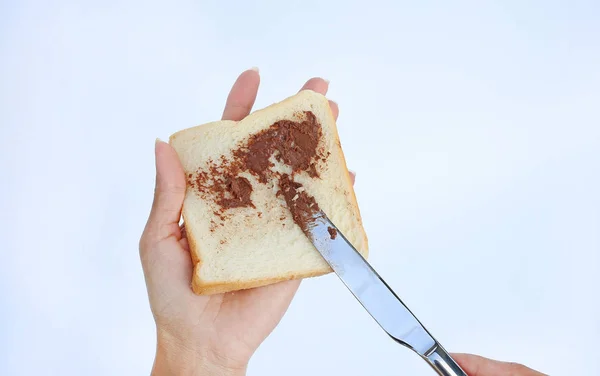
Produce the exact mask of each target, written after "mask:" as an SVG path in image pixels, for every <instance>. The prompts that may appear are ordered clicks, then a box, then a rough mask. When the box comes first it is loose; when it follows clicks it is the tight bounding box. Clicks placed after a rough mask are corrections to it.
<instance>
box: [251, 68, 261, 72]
mask: <svg viewBox="0 0 600 376" xmlns="http://www.w3.org/2000/svg"><path fill="white" fill-rule="evenodd" d="M250 70H252V71H255V72H256V73H260V71H259V69H258V67H252V68H250Z"/></svg>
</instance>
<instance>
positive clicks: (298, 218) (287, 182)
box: [278, 174, 320, 236]
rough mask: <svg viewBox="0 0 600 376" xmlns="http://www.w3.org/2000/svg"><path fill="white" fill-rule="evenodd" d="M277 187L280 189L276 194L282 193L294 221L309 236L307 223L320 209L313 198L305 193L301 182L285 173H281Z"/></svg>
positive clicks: (311, 220)
mask: <svg viewBox="0 0 600 376" xmlns="http://www.w3.org/2000/svg"><path fill="white" fill-rule="evenodd" d="M279 187H280V189H281V190H280V191H279V192H278V194H282V195H283V198H284V199H285V203H286V204H287V207H288V208H289V209H290V212H291V213H292V218H293V219H294V222H296V224H297V225H298V226H300V228H301V229H302V231H303V232H304V233H305V234H306V235H307V236H310V232H309V230H310V228H309V224H310V223H311V222H313V215H314V214H315V213H317V212H318V211H319V210H320V209H319V205H318V204H317V202H316V201H315V198H314V197H312V196H310V195H309V194H308V193H306V191H305V190H304V187H303V186H302V184H300V183H297V182H295V181H293V180H292V179H291V178H290V176H289V175H287V174H283V175H281V177H280V179H279Z"/></svg>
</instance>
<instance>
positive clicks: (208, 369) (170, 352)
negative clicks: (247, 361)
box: [152, 339, 246, 376]
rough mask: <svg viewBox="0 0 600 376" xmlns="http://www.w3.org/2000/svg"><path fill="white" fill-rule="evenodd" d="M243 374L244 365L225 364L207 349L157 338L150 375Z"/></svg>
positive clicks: (198, 375)
mask: <svg viewBox="0 0 600 376" xmlns="http://www.w3.org/2000/svg"><path fill="white" fill-rule="evenodd" d="M172 375H173V376H175V375H177V376H245V375H246V366H245V365H244V366H240V365H235V366H234V365H232V364H227V362H225V361H223V359H218V358H217V357H216V356H214V354H211V353H210V352H208V351H191V350H190V349H187V348H185V347H183V346H180V345H177V344H175V343H172V342H169V341H165V340H161V339H159V340H158V344H157V349H156V357H155V359H154V366H153V367H152V376H172Z"/></svg>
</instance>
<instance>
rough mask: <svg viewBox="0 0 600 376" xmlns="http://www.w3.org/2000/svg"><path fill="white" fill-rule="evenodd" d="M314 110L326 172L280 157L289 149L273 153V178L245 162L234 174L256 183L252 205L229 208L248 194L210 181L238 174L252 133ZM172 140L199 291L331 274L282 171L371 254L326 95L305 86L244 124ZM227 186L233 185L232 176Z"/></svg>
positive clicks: (202, 129)
mask: <svg viewBox="0 0 600 376" xmlns="http://www.w3.org/2000/svg"><path fill="white" fill-rule="evenodd" d="M310 113H312V114H314V118H316V122H317V123H318V124H320V128H321V131H320V136H319V138H318V153H319V155H318V157H315V158H314V160H313V161H316V162H315V163H314V166H313V167H311V168H314V169H316V173H317V175H318V177H316V176H315V174H314V173H311V171H309V170H310V169H305V170H302V171H295V172H294V173H293V171H292V168H291V167H290V165H288V164H285V163H284V162H285V159H284V160H283V161H282V160H281V158H280V156H278V154H281V153H278V152H275V153H274V154H273V155H272V157H271V158H270V159H269V161H270V162H271V167H270V171H271V172H270V173H269V176H267V177H266V178H262V179H261V178H260V174H258V175H257V174H256V173H254V172H253V171H252V170H251V169H250V170H249V169H247V168H246V169H245V168H244V167H242V168H241V169H240V168H236V169H235V171H234V172H233V174H234V175H235V176H237V177H243V178H245V183H244V184H248V183H249V184H250V186H251V194H250V196H249V198H250V200H251V204H248V205H245V206H243V205H242V204H240V205H239V206H238V207H233V208H223V207H222V206H223V205H222V203H223V200H225V199H228V200H230V201H231V200H235V199H239V200H242V198H239V197H237V196H236V197H233V196H231V194H230V193H225V196H223V195H221V196H219V194H217V193H215V192H213V191H212V190H211V189H208V188H207V187H209V186H211V184H216V183H214V181H216V180H219V179H220V181H221V182H223V179H226V178H223V176H219V175H223V174H228V173H229V174H231V171H229V170H227V167H226V166H228V165H231V164H232V163H235V161H236V155H237V154H236V153H239V151H240V150H247V145H248V144H249V142H251V141H250V140H252V137H255V138H256V135H257V134H261V132H262V133H264V132H266V131H269V130H270V129H273V125H274V124H275V123H277V122H280V121H282V120H290V121H294V122H296V123H300V124H301V125H300V126H304V127H306V126H307V125H308V123H306V120H307V119H308V117H309V116H311V115H310ZM303 121H304V122H303ZM318 124H317V125H316V127H319V125H318ZM289 141H290V140H289V139H288V140H287V142H289ZM291 141H292V142H293V141H294V140H293V139H292V140H291ZM282 142H283V141H282ZM170 144H171V145H172V146H173V147H174V149H175V150H176V151H177V154H178V156H179V159H180V161H181V163H182V165H183V168H184V170H185V173H186V176H187V178H188V186H187V191H186V196H185V201H184V205H183V213H182V214H183V219H184V222H185V228H186V233H187V238H188V242H189V246H190V252H191V256H192V260H193V263H194V274H193V280H192V289H193V291H194V292H195V293H196V294H201V295H208V294H215V293H223V292H228V291H235V290H241V289H247V288H252V287H258V286H263V285H267V284H271V283H275V282H279V281H284V280H290V279H297V278H305V277H313V276H319V275H323V274H327V273H330V272H331V269H330V268H329V266H328V265H327V263H326V262H325V261H324V260H323V259H322V257H321V255H320V254H319V253H318V251H317V250H316V249H315V248H314V247H313V246H312V244H311V242H310V241H309V239H308V238H307V237H306V235H305V234H304V232H303V231H302V229H301V227H300V226H299V225H298V224H297V223H295V222H294V220H293V218H292V214H291V212H290V209H289V208H288V206H287V204H286V201H285V199H284V198H283V197H282V195H281V194H277V192H278V191H279V180H281V179H280V178H281V174H289V176H292V178H293V180H294V181H295V182H297V183H300V184H302V186H303V187H304V190H305V192H306V193H307V194H308V195H310V196H312V197H314V199H315V200H316V203H317V204H318V206H319V207H320V208H321V209H322V210H323V211H324V212H325V213H326V214H327V216H328V217H329V218H330V219H331V221H332V222H333V223H334V224H335V225H336V226H337V227H338V228H339V230H340V231H341V232H342V233H343V234H344V236H346V238H347V239H348V240H349V241H350V242H351V243H352V244H353V245H354V247H355V248H356V249H357V250H358V251H359V252H360V253H361V254H362V255H363V256H365V257H367V255H368V242H367V235H366V233H365V231H364V228H363V225H362V219H361V216H360V211H359V208H358V204H357V202H356V197H355V194H354V189H353V187H352V183H351V180H350V175H349V172H348V170H347V167H346V161H345V158H344V154H343V152H342V148H341V145H340V141H339V136H338V132H337V127H336V124H335V119H334V117H333V115H332V113H331V109H330V107H329V102H328V100H327V99H326V98H325V97H324V96H323V95H321V94H318V93H315V92H313V91H310V90H304V91H301V92H300V93H298V94H296V95H294V96H292V97H290V98H287V99H285V100H283V101H282V102H279V103H275V104H273V105H271V106H269V107H266V108H264V109H262V110H258V111H256V112H253V113H251V114H250V115H248V116H247V117H246V118H245V119H243V120H242V121H239V122H235V121H217V122H212V123H208V124H204V125H200V126H196V127H193V128H189V129H185V130H182V131H180V132H177V133H175V134H173V135H172V136H171V137H170ZM292 146H294V143H292ZM238 159H239V158H238ZM238 165H239V163H238ZM224 166H225V167H224ZM230 170H231V169H230ZM227 171H229V172H227ZM215 179H216V180H215ZM200 180H202V181H200ZM211 181H212V182H213V183H210V182H211ZM225 184H229V185H228V187H229V188H231V180H229V181H226V182H225ZM219 197H220V198H219ZM247 198H248V197H246V199H247ZM219 200H221V201H219ZM236 202H237V201H236ZM238 203H241V201H239V202H238ZM234 206H235V205H234Z"/></svg>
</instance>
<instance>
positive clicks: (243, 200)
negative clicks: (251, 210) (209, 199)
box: [218, 176, 254, 209]
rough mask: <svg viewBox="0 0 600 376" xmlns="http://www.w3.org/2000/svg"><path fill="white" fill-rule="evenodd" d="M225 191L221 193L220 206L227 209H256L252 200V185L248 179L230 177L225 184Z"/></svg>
mask: <svg viewBox="0 0 600 376" xmlns="http://www.w3.org/2000/svg"><path fill="white" fill-rule="evenodd" d="M224 183H225V184H224V188H225V189H224V190H223V191H222V192H219V193H220V194H219V200H218V202H219V205H221V207H223V208H225V209H231V208H239V207H245V206H251V207H254V204H253V203H252V201H251V200H250V195H251V194H252V185H251V184H250V182H249V181H248V179H246V178H244V177H241V176H237V177H228V178H227V179H225V182H224Z"/></svg>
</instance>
